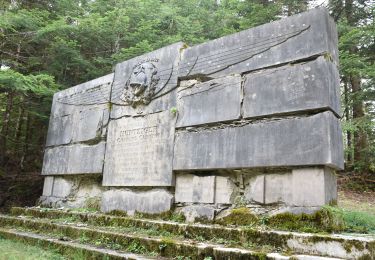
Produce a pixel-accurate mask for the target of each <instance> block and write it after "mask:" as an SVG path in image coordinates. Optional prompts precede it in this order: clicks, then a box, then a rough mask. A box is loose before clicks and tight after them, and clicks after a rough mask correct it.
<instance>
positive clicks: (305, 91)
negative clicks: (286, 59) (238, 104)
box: [243, 57, 340, 118]
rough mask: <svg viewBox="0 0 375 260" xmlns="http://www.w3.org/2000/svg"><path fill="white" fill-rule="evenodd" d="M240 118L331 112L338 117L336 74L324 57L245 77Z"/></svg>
mask: <svg viewBox="0 0 375 260" xmlns="http://www.w3.org/2000/svg"><path fill="white" fill-rule="evenodd" d="M245 79H246V80H245V84H244V101H243V111H244V112H243V115H244V117H245V118H246V117H259V116H266V115H274V114H283V113H292V112H298V111H305V110H319V109H331V110H332V111H334V112H335V113H336V114H337V115H340V103H339V102H340V93H339V84H340V81H339V74H338V70H337V68H336V65H335V64H333V63H332V62H330V61H327V60H326V59H325V58H324V57H319V58H318V59H316V60H314V61H310V62H306V63H301V64H295V65H286V66H283V67H279V68H275V69H268V70H263V71H260V72H255V73H251V74H248V75H247V76H246V77H245Z"/></svg>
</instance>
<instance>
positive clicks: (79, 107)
mask: <svg viewBox="0 0 375 260" xmlns="http://www.w3.org/2000/svg"><path fill="white" fill-rule="evenodd" d="M112 80H113V73H112V74H108V75H106V76H103V77H100V78H97V79H94V80H91V81H88V82H85V83H82V84H80V85H77V86H75V87H71V88H68V89H66V90H63V91H60V92H57V93H56V94H55V95H54V97H53V103H52V109H51V117H50V121H49V127H48V134H47V141H46V146H47V147H51V146H56V145H64V144H69V143H74V142H83V141H88V140H91V139H95V138H96V137H99V136H101V135H102V132H103V128H104V126H105V125H106V124H107V123H108V119H109V111H108V107H109V106H108V104H109V101H110V99H109V97H110V91H111V84H112Z"/></svg>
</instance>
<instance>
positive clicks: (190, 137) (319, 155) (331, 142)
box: [173, 112, 344, 170]
mask: <svg viewBox="0 0 375 260" xmlns="http://www.w3.org/2000/svg"><path fill="white" fill-rule="evenodd" d="M174 154H175V156H174V165H173V167H174V170H195V169H224V168H254V167H272V166H301V165H327V166H331V167H334V168H337V169H342V168H343V166H344V165H343V164H344V163H343V145H342V140H341V130H340V122H339V120H338V119H337V118H336V117H335V116H334V115H333V114H332V113H331V112H324V113H319V114H315V115H312V116H308V117H301V118H284V119H282V120H270V121H260V122H259V121H258V122H250V121H249V122H248V123H244V122H242V123H241V124H239V125H229V126H227V125H223V126H221V127H217V128H212V129H207V128H202V129H199V128H196V129H192V130H184V131H178V132H177V133H176V139H175V149H174Z"/></svg>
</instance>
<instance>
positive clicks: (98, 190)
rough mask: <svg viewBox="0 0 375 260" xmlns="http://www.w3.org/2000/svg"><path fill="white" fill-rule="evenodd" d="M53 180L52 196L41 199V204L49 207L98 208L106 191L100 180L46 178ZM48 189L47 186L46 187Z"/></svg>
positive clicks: (68, 177) (73, 177)
mask: <svg viewBox="0 0 375 260" xmlns="http://www.w3.org/2000/svg"><path fill="white" fill-rule="evenodd" d="M46 178H51V180H52V183H51V185H52V187H53V189H52V191H51V194H49V195H46V194H43V196H42V197H41V198H40V199H39V203H40V204H41V205H43V206H49V207H68V208H85V207H86V208H98V206H99V204H100V201H101V196H102V193H103V191H104V189H103V187H101V185H100V178H97V177H94V178H88V177H82V176H63V177H61V176H57V177H46ZM44 188H46V185H45V187H44Z"/></svg>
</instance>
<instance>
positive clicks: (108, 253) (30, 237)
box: [0, 228, 167, 260]
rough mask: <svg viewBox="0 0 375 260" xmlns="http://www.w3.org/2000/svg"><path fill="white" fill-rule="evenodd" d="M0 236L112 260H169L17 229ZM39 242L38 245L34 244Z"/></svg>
mask: <svg viewBox="0 0 375 260" xmlns="http://www.w3.org/2000/svg"><path fill="white" fill-rule="evenodd" d="M0 236H3V237H5V238H7V239H13V240H15V239H21V240H23V241H26V242H27V243H31V244H39V245H40V242H41V241H42V242H45V243H46V244H48V245H50V246H52V247H55V248H56V247H61V246H62V247H69V248H71V249H76V250H83V251H86V252H91V253H95V254H96V255H101V256H103V257H108V258H110V259H136V260H151V259H167V258H160V257H159V258H156V257H147V256H143V255H138V254H133V253H124V252H120V251H117V250H112V249H107V248H100V247H96V246H93V245H87V244H81V243H77V242H74V241H62V240H59V239H57V238H52V237H49V236H46V235H41V234H36V233H32V232H25V231H18V230H16V229H5V228H0ZM33 241H34V242H36V241H38V242H37V243H33Z"/></svg>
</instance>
